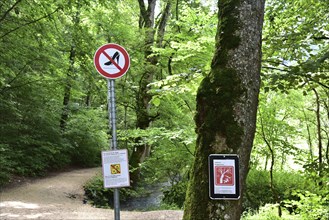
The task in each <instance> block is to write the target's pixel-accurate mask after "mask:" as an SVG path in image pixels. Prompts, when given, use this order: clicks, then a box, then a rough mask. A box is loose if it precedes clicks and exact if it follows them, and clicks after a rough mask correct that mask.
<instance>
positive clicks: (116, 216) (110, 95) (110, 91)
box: [107, 79, 120, 220]
mask: <svg viewBox="0 0 329 220" xmlns="http://www.w3.org/2000/svg"><path fill="white" fill-rule="evenodd" d="M107 87H108V99H109V100H108V109H109V117H110V129H111V128H112V141H111V146H110V148H111V150H116V149H117V129H116V115H115V88H114V79H108V80H107ZM113 199H114V219H115V220H120V195H119V189H118V188H114V195H113Z"/></svg>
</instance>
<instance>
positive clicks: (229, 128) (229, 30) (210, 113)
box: [184, 0, 245, 220]
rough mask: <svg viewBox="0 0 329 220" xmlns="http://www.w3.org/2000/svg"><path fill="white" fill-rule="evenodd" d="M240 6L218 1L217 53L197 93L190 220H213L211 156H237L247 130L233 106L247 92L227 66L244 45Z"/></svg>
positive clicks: (187, 214) (228, 0)
mask: <svg viewBox="0 0 329 220" xmlns="http://www.w3.org/2000/svg"><path fill="white" fill-rule="evenodd" d="M239 4H240V0H219V1H218V7H219V15H218V18H219V21H218V23H219V24H218V31H217V35H216V52H215V54H214V58H213V62H212V68H211V72H210V74H209V76H207V77H206V78H204V80H203V81H202V83H201V85H200V87H199V90H198V94H197V114H196V116H195V122H196V126H197V130H196V132H197V134H198V139H197V148H196V160H195V162H194V166H193V170H192V173H191V180H190V186H189V189H188V191H187V197H186V204H185V212H184V219H186V220H187V219H188V220H193V219H195V220H199V219H209V216H210V213H212V212H213V210H212V207H213V206H212V204H214V201H211V200H210V199H209V191H208V190H209V183H208V181H209V180H208V155H209V154H211V153H232V152H233V153H236V152H237V149H238V148H239V146H240V143H241V136H242V133H243V130H242V128H241V127H240V125H239V124H238V123H237V122H236V121H235V120H234V117H233V115H234V111H233V106H234V104H235V103H237V101H238V100H237V99H238V98H239V97H241V95H242V94H243V93H244V91H245V90H244V88H243V87H242V83H241V80H240V78H239V75H238V72H237V71H236V70H235V69H232V68H229V67H228V65H227V63H228V60H229V59H230V57H229V53H228V52H229V51H230V50H232V49H234V48H237V47H238V46H239V44H240V38H239V36H236V35H235V34H236V32H237V31H238V29H239V22H238V11H237V6H238V5H239ZM218 135H220V136H221V137H225V138H226V143H225V144H226V145H227V148H221V150H219V148H218V146H220V145H221V144H223V143H216V141H217V140H216V137H217V136H218ZM219 141H221V140H219ZM214 145H215V146H214ZM212 146H214V147H212ZM214 149H215V151H216V152H214ZM223 149H224V150H223ZM216 203H218V201H216ZM218 217H219V216H218Z"/></svg>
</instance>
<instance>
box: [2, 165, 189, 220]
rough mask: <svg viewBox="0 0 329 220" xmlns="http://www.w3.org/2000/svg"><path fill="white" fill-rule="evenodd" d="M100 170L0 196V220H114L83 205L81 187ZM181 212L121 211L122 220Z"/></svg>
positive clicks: (172, 217) (172, 218)
mask: <svg viewBox="0 0 329 220" xmlns="http://www.w3.org/2000/svg"><path fill="white" fill-rule="evenodd" d="M97 172H100V168H92V169H79V170H73V171H69V172H64V173H60V174H57V175H52V176H50V177H47V178H43V179H38V180H34V181H31V182H27V183H24V184H22V185H20V186H17V187H14V188H11V189H6V190H4V191H3V192H0V219H1V220H23V219H44V220H53V219H54V220H55V219H56V220H57V219H62V220H68V219H71V220H73V219H74V220H101V219H104V220H105V219H106V220H110V219H114V217H113V216H114V213H113V210H111V209H98V208H93V207H91V206H90V205H88V204H83V202H82V200H83V189H82V185H83V184H84V183H85V182H86V181H87V180H88V179H90V178H91V177H92V176H94V175H95V174H96V173H97ZM182 215H183V212H182V211H172V210H165V211H151V212H128V211H121V213H120V216H121V220H151V219H152V220H153V219H154V220H160V219H166V220H180V219H181V218H182Z"/></svg>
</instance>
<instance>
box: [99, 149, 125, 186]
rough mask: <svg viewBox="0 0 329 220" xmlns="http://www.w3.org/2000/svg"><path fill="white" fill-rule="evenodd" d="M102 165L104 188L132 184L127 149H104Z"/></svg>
mask: <svg viewBox="0 0 329 220" xmlns="http://www.w3.org/2000/svg"><path fill="white" fill-rule="evenodd" d="M102 166H103V177H104V188H119V187H127V186H130V178H129V165H128V151H127V149H123V150H112V151H103V152H102Z"/></svg>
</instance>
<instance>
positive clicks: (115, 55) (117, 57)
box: [104, 51, 120, 66]
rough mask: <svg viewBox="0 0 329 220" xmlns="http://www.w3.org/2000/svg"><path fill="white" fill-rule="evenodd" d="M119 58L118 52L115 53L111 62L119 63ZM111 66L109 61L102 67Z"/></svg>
mask: <svg viewBox="0 0 329 220" xmlns="http://www.w3.org/2000/svg"><path fill="white" fill-rule="evenodd" d="M119 58H120V54H119V52H118V51H117V52H115V53H114V54H113V57H112V60H115V59H117V63H118V62H119ZM112 64H113V63H112V62H111V60H110V61H108V62H106V63H104V65H106V66H110V65H112Z"/></svg>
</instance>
